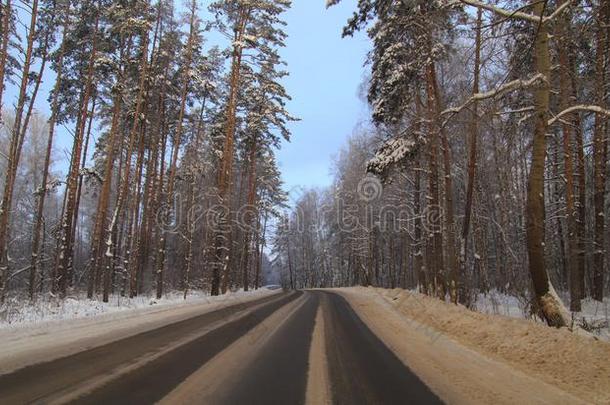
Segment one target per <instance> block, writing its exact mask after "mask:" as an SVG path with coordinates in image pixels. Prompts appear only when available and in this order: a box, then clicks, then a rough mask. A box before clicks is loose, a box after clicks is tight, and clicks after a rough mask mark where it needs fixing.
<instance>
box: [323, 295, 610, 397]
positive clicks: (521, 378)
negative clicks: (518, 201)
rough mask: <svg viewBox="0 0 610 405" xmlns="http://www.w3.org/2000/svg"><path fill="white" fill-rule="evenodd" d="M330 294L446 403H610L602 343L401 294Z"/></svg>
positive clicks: (608, 352) (608, 355) (609, 361)
mask: <svg viewBox="0 0 610 405" xmlns="http://www.w3.org/2000/svg"><path fill="white" fill-rule="evenodd" d="M335 291H337V292H339V293H340V294H342V295H343V296H344V297H345V298H346V299H347V300H348V301H349V303H350V305H351V306H352V307H353V308H354V310H355V311H356V312H357V313H358V315H359V316H360V317H361V318H362V319H363V320H364V321H365V322H366V323H367V325H368V326H369V327H370V328H371V330H372V331H373V332H374V333H376V334H377V335H378V336H379V337H380V338H381V339H382V340H383V341H384V342H385V343H386V345H388V347H390V348H391V349H392V350H394V352H395V353H396V354H397V356H398V357H399V358H400V359H401V360H402V361H403V362H404V363H405V364H407V365H408V366H409V367H410V368H411V369H412V370H413V371H414V372H415V373H416V374H418V375H419V376H420V378H422V380H423V381H424V382H425V383H426V384H427V385H429V386H430V387H431V388H432V389H433V390H434V391H435V392H436V393H437V394H438V395H439V396H440V397H441V398H442V399H443V400H445V401H446V402H448V403H498V404H500V403H506V404H514V403H541V404H542V403H548V404H563V403H565V404H574V403H596V404H608V403H610V343H608V342H604V341H600V340H597V339H594V338H592V337H588V336H580V335H577V334H574V333H571V332H570V331H568V330H567V329H554V328H549V327H547V326H545V325H543V324H541V323H537V322H534V321H531V320H525V319H515V318H509V317H504V316H498V315H488V314H481V313H478V312H473V311H470V310H468V309H466V308H464V307H462V306H455V305H452V304H449V303H445V302H442V301H440V300H438V299H435V298H431V297H428V296H425V295H421V294H418V293H414V292H410V291H406V290H401V289H394V290H387V289H380V288H372V287H369V288H365V287H354V288H341V289H335Z"/></svg>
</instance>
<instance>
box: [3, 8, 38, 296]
mask: <svg viewBox="0 0 610 405" xmlns="http://www.w3.org/2000/svg"><path fill="white" fill-rule="evenodd" d="M6 9H7V10H9V11H10V4H7V6H6ZM37 16H38V0H34V1H33V2H32V9H31V15H30V25H29V31H28V37H27V48H26V51H25V59H24V61H23V68H22V71H21V84H20V86H19V98H18V99H17V108H16V112H15V122H14V124H13V128H12V131H11V142H10V146H9V155H8V165H7V173H6V179H5V183H4V193H3V195H2V202H1V205H0V301H3V300H4V298H5V294H6V288H7V282H8V276H9V262H8V244H9V237H10V236H9V235H10V229H9V227H10V214H11V211H12V203H13V193H14V188H15V181H16V179H17V168H18V166H19V160H20V158H21V148H22V146H23V137H24V136H25V133H26V130H27V126H26V128H25V129H23V130H22V125H23V122H22V121H23V113H24V109H25V103H26V102H27V89H28V81H29V79H30V68H31V64H32V52H33V48H34V38H35V34H36V20H37ZM5 29H8V27H5ZM3 47H4V45H3ZM0 57H2V58H4V57H6V55H0ZM3 69H4V68H3ZM0 73H2V72H0ZM1 86H3V83H2V82H0V87H1Z"/></svg>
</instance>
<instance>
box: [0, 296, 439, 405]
mask: <svg viewBox="0 0 610 405" xmlns="http://www.w3.org/2000/svg"><path fill="white" fill-rule="evenodd" d="M31 402H36V403H66V402H73V403H96V404H99V403H129V404H139V403H142V404H146V403H154V402H161V403H202V404H203V403H205V404H214V403H218V404H224V403H233V404H241V403H250V404H251V403H256V404H258V403H260V404H288V403H289V404H298V403H349V404H358V403H368V404H370V403H380V404H381V403H383V404H392V403H396V404H398V403H400V404H404V403H410V402H412V403H418V404H427V403H440V400H439V399H438V397H437V396H436V395H435V394H433V393H432V392H431V391H430V390H429V389H428V388H427V387H426V386H425V385H424V384H423V383H422V382H421V380H420V379H419V378H418V377H417V376H415V374H413V373H412V372H411V371H410V370H409V368H407V367H406V366H405V365H404V364H403V363H402V362H401V361H400V360H399V359H398V357H396V355H394V353H393V352H392V351H391V350H390V349H388V348H387V347H386V346H385V345H384V344H383V343H382V341H381V340H380V339H378V338H377V337H376V336H375V335H374V334H373V333H372V332H371V331H370V330H369V328H368V327H367V326H366V325H365V324H364V323H363V322H362V321H361V320H360V318H359V317H358V316H357V315H356V313H355V312H354V311H353V310H352V308H351V307H350V305H349V304H348V302H347V301H346V300H345V299H344V298H343V297H341V296H340V295H337V294H335V293H331V292H321V291H308V292H292V293H285V294H279V295H272V296H269V297H265V298H262V299H259V300H256V301H251V302H247V303H240V304H237V305H232V306H229V307H226V308H223V309H219V310H216V311H212V312H208V313H205V314H202V315H198V316H195V317H192V318H189V319H186V320H183V321H180V322H176V323H172V324H169V325H166V326H163V327H160V328H156V329H153V330H150V331H146V332H143V333H139V334H136V335H134V336H131V337H127V338H123V339H120V340H117V341H114V342H112V343H108V344H104V345H102V346H99V347H93V348H89V349H88V350H83V351H81V352H79V353H75V354H72V355H69V356H66V357H63V358H59V359H55V360H52V361H49V362H46V363H39V364H33V365H30V366H28V367H25V368H22V369H19V370H16V371H14V372H12V373H10V374H5V375H2V376H0V403H2V404H12V403H31Z"/></svg>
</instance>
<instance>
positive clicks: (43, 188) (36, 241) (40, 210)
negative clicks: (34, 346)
mask: <svg viewBox="0 0 610 405" xmlns="http://www.w3.org/2000/svg"><path fill="white" fill-rule="evenodd" d="M63 12H64V13H65V14H64V21H63V26H62V40H61V45H60V49H59V55H58V58H57V71H56V73H57V77H56V79H55V86H54V91H53V101H52V103H51V117H50V118H49V135H48V140H47V149H46V153H45V160H44V166H43V172H42V181H41V184H40V188H39V189H38V190H37V194H38V201H37V203H36V217H35V219H34V231H33V234H32V254H31V260H30V285H29V294H30V300H33V299H34V293H35V284H36V274H38V266H40V238H41V231H42V227H43V223H44V218H43V214H44V205H45V199H46V195H47V182H48V178H49V166H50V164H51V152H52V149H53V138H54V135H55V124H56V122H57V114H58V111H59V96H58V91H59V88H60V86H61V82H62V80H63V61H64V52H65V42H66V32H67V29H68V18H69V15H70V8H69V7H66V10H64V11H63Z"/></svg>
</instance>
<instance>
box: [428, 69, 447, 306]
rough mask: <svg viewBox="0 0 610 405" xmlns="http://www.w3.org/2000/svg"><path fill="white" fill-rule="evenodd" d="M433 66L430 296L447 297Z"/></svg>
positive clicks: (430, 95) (430, 99)
mask: <svg viewBox="0 0 610 405" xmlns="http://www.w3.org/2000/svg"><path fill="white" fill-rule="evenodd" d="M434 75H435V70H434V66H433V65H432V64H430V65H429V66H428V68H427V70H426V84H427V91H426V93H427V98H428V102H427V104H428V105H427V110H428V123H429V124H428V125H429V128H428V131H429V134H428V136H429V145H430V146H429V149H430V152H429V153H430V162H429V165H430V173H429V177H428V194H429V195H428V200H429V203H428V205H427V208H426V210H427V216H428V218H429V221H428V223H427V225H428V227H429V229H428V233H429V234H430V235H431V236H430V237H429V240H428V246H429V254H428V258H429V263H430V265H429V267H430V269H429V271H430V273H429V276H430V287H429V293H430V294H435V295H437V296H438V297H442V298H444V297H445V285H444V276H443V273H444V272H443V267H444V260H443V235H442V225H441V222H440V218H441V212H442V209H441V206H440V198H439V187H438V175H439V173H438V161H437V159H438V147H439V139H438V138H439V131H438V127H437V126H436V125H435V123H437V120H436V113H437V110H436V109H437V104H436V97H435V96H436V91H435V88H434V87H435V86H434V82H435V79H434Z"/></svg>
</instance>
